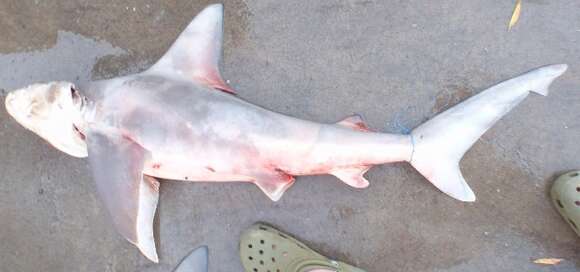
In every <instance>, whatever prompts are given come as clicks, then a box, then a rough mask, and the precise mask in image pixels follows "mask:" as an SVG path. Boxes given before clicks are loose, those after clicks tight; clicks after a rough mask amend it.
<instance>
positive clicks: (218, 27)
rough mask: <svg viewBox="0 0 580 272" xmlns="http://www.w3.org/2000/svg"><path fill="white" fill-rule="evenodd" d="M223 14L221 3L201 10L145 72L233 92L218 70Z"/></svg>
mask: <svg viewBox="0 0 580 272" xmlns="http://www.w3.org/2000/svg"><path fill="white" fill-rule="evenodd" d="M223 14H224V12H223V6H222V5H221V4H214V5H210V6H208V7H206V8H205V9H204V10H202V11H201V12H200V13H199V14H198V15H197V16H196V17H195V18H194V19H193V21H192V22H191V23H189V25H188V26H187V28H186V29H185V30H184V31H183V32H182V33H181V35H180V36H179V37H178V38H177V40H176V41H175V43H173V45H172V46H171V48H169V51H167V53H165V55H164V56H163V57H162V58H161V59H160V60H159V61H158V62H157V63H155V64H154V65H153V66H152V67H151V68H149V70H148V72H151V73H158V74H163V75H165V76H171V77H180V78H183V79H186V80H192V81H194V82H196V83H199V84H203V85H206V86H209V87H212V88H215V89H219V90H222V91H225V92H229V93H234V90H233V89H232V88H231V87H229V86H228V85H227V83H226V82H225V81H224V80H223V79H222V77H221V74H220V71H219V67H218V66H219V62H220V58H221V54H222V37H223V17H224V16H223Z"/></svg>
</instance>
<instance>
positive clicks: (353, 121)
mask: <svg viewBox="0 0 580 272" xmlns="http://www.w3.org/2000/svg"><path fill="white" fill-rule="evenodd" d="M336 124H337V125H339V126H343V127H347V128H351V129H354V130H359V131H366V132H369V131H371V129H370V128H369V127H368V126H367V124H366V123H365V122H364V120H363V118H362V117H361V116H360V115H358V114H353V115H351V116H348V117H346V118H344V119H342V120H340V121H338V122H337V123H336Z"/></svg>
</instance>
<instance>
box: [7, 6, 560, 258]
mask: <svg viewBox="0 0 580 272" xmlns="http://www.w3.org/2000/svg"><path fill="white" fill-rule="evenodd" d="M222 29H223V7H222V6H221V5H211V6H209V7H207V8H206V9H204V10H203V11H202V12H201V13H200V14H199V15H198V16H197V17H196V18H195V19H194V20H193V21H192V22H191V24H190V25H189V26H188V27H187V28H186V29H185V31H184V32H183V33H182V34H181V35H180V37H179V38H178V39H177V40H176V42H175V43H174V44H173V45H172V47H171V48H170V49H169V51H168V52H167V54H166V55H164V56H163V57H162V58H161V59H160V60H159V61H158V62H157V63H156V64H155V65H153V66H152V67H151V68H150V69H148V70H146V71H144V72H141V73H138V74H134V75H129V76H124V77H118V78H113V79H109V80H102V81H96V82H92V83H90V84H88V85H87V86H80V87H81V88H79V90H82V94H81V93H80V92H79V91H77V88H76V87H74V85H73V84H72V83H68V82H51V83H46V84H35V85H32V86H29V87H26V88H23V89H20V90H16V91H14V92H11V93H10V94H9V95H8V96H7V97H6V101H5V104H6V109H7V111H8V112H9V114H10V115H11V116H12V117H14V119H16V120H17V121H18V122H19V123H20V124H22V125H23V126H24V127H26V128H28V129H29V130H32V131H33V132H35V133H36V134H38V135H39V136H40V137H42V138H44V139H45V140H47V141H48V142H49V143H51V144H52V145H53V146H54V147H55V148H57V149H59V150H61V151H63V152H65V153H67V154H70V155H72V156H76V157H87V156H88V159H89V164H90V166H91V169H92V173H93V177H94V179H95V182H96V184H97V190H98V194H99V196H100V198H101V199H102V200H103V203H104V205H105V207H106V208H107V210H108V211H109V213H110V215H111V218H112V221H113V223H114V225H115V227H116V228H117V230H118V231H119V233H121V235H123V237H125V238H126V239H127V240H129V241H130V242H131V243H133V244H135V245H136V246H137V247H138V248H139V249H140V250H141V252H142V253H143V254H144V255H145V256H146V257H147V258H149V259H150V260H152V261H154V262H157V261H158V257H157V252H156V249H155V241H154V237H153V218H154V215H155V210H156V207H157V201H158V198H159V193H158V189H159V182H158V180H157V178H160V179H172V180H183V181H206V182H207V181H213V182H226V181H228V182H230V181H238V182H251V183H254V184H256V185H257V186H258V187H259V188H260V189H261V190H262V191H263V192H264V193H265V194H266V195H267V196H268V197H269V198H271V199H272V200H273V201H277V200H278V199H280V197H281V196H282V194H283V193H284V192H285V191H286V190H287V189H288V188H289V187H290V186H291V185H292V184H293V182H294V177H295V176H301V175H319V174H331V175H334V176H336V177H337V178H339V179H340V180H342V181H343V182H345V183H346V184H348V185H350V186H353V187H356V188H364V187H367V186H368V185H369V182H368V181H367V180H366V179H365V178H364V177H363V174H364V173H365V172H366V171H367V170H368V169H369V168H370V167H372V166H373V165H378V164H385V163H390V162H399V161H406V162H409V163H411V164H412V165H413V166H414V167H415V168H416V169H417V171H419V172H420V173H421V174H423V175H424V176H425V177H426V178H427V179H428V180H429V181H430V182H431V183H432V184H433V185H434V186H436V187H437V188H438V189H440V190H441V191H442V192H444V193H446V194H447V195H449V196H451V197H454V198H456V199H458V200H461V201H475V194H474V193H473V191H472V190H471V189H470V188H469V186H468V185H467V183H466V182H465V180H464V178H463V176H462V174H461V171H460V169H459V161H460V160H461V157H462V156H463V154H464V153H465V152H466V151H467V150H468V149H469V148H470V147H471V146H472V145H473V144H474V143H475V142H476V141H477V139H478V138H479V137H480V136H481V135H482V134H483V133H485V131H487V130H488V129H489V128H490V127H491V126H492V125H493V124H494V123H496V122H497V121H498V120H499V119H500V118H501V117H502V116H504V115H505V114H507V113H508V112H509V111H510V110H511V109H512V108H514V107H515V106H516V105H517V104H519V103H520V102H522V101H523V100H524V99H525V98H526V97H527V96H528V95H529V93H530V92H536V93H539V94H541V95H547V94H548V87H549V85H550V84H551V83H552V81H553V80H554V79H555V78H557V77H558V76H560V75H562V74H563V73H564V72H565V71H566V69H567V66H566V65H565V64H558V65H550V66H544V67H541V68H538V69H535V70H532V71H530V72H527V73H525V74H522V75H520V76H518V77H515V78H513V79H510V80H507V81H504V82H502V83H499V84H497V85H495V86H493V87H491V88H489V89H487V90H485V91H483V92H481V93H479V94H477V95H475V96H473V97H471V98H469V99H467V100H466V101H464V102H462V103H460V104H458V105H456V106H454V107H453V108H450V109H448V110H447V111H445V112H443V113H441V114H439V115H437V116H436V117H434V118H433V119H432V120H430V121H428V122H426V123H424V124H423V125H420V126H419V127H417V128H415V129H414V130H413V131H412V132H411V134H409V135H395V134H388V133H379V132H373V131H371V130H370V129H369V128H368V127H367V126H366V125H365V124H364V122H363V120H362V119H361V118H360V116H357V115H353V116H349V117H347V118H345V119H344V120H342V121H339V122H337V123H335V124H322V123H317V122H312V121H307V120H301V119H297V118H293V117H290V116H286V115H283V114H279V113H276V112H273V111H270V110H267V109H264V108H261V107H259V106H255V105H253V104H250V103H248V102H246V101H244V100H242V99H240V98H238V97H237V96H235V94H234V93H235V91H234V90H233V89H232V88H231V87H229V86H227V84H226V83H225V82H224V80H222V78H221V76H220V73H219V70H218V63H219V60H220V55H221V46H222Z"/></svg>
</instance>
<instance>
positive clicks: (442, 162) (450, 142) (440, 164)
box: [410, 64, 568, 202]
mask: <svg viewBox="0 0 580 272" xmlns="http://www.w3.org/2000/svg"><path fill="white" fill-rule="evenodd" d="M567 68H568V66H567V65H565V64H558V65H549V66H544V67H540V68H537V69H535V70H532V71H529V72H527V73H524V74H522V75H520V76H518V77H515V78H512V79H510V80H507V81H504V82H502V83H499V84H497V85H495V86H493V87H491V88H489V89H487V90H485V91H483V92H481V93H479V94H477V95H475V96H473V97H471V98H469V99H467V100H465V101H464V102H462V103H460V104H458V105H455V106H454V107H452V108H450V109H448V110H446V111H444V112H443V113H441V114H438V115H437V116H435V117H434V118H433V119H431V120H429V121H428V122H426V123H424V124H422V125H420V126H419V127H417V128H415V129H414V130H413V131H412V132H411V137H412V140H413V155H412V158H411V160H410V163H411V164H412V165H413V167H415V169H417V171H419V173H421V174H422V175H423V176H425V177H426V178H427V179H428V180H429V181H430V182H431V183H433V185H435V187H437V188H438V189H439V190H441V191H442V192H444V193H446V194H447V195H449V196H451V197H453V198H456V199H458V200H461V201H467V202H472V201H475V194H474V193H473V191H472V190H471V188H469V185H467V183H466V182H465V179H464V178H463V175H462V174H461V170H460V169H459V161H460V160H461V158H462V157H463V155H464V154H465V152H467V150H468V149H469V148H470V147H471V146H472V145H473V144H474V143H475V142H476V141H477V139H479V137H480V136H481V135H483V134H484V133H485V132H486V131H487V130H488V129H489V128H490V127H492V126H493V125H494V124H495V123H496V122H497V121H498V120H499V119H500V118H501V117H503V116H504V115H505V114H507V113H508V112H509V111H510V110H511V109H513V108H514V107H515V106H516V105H518V104H519V103H520V102H521V101H523V100H524V99H525V98H526V97H527V96H528V94H529V93H530V92H535V93H538V94H541V95H544V96H545V95H547V94H548V87H549V86H550V84H551V83H552V81H554V79H556V78H557V77H559V76H560V75H562V74H563V73H564V72H565V71H566V69H567Z"/></svg>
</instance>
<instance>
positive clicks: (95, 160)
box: [87, 129, 159, 262]
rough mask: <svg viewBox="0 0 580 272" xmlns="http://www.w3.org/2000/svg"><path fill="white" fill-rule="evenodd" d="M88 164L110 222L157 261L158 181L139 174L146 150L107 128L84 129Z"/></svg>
mask: <svg viewBox="0 0 580 272" xmlns="http://www.w3.org/2000/svg"><path fill="white" fill-rule="evenodd" d="M87 145H88V151H89V164H90V166H91V170H92V172H93V178H94V179H95V182H96V185H97V191H98V194H99V196H100V198H101V199H102V201H103V203H104V204H105V207H106V208H107V210H108V211H109V214H110V216H111V218H112V220H113V225H114V226H115V228H116V229H117V231H119V233H121V235H123V237H125V238H126V239H127V240H129V242H131V243H133V244H135V245H136V246H137V247H138V248H139V250H141V252H142V253H143V255H145V256H146V257H147V258H148V259H150V260H151V261H153V262H158V257H157V252H156V249H155V239H154V237H153V218H154V217H155V210H156V208H157V201H158V199H159V182H158V181H157V180H156V179H155V178H153V177H149V176H144V175H143V164H144V161H145V159H146V156H147V155H148V151H147V150H145V149H143V147H141V146H140V145H138V144H137V143H135V142H133V141H131V140H130V139H127V138H125V137H123V136H122V135H121V134H119V133H116V132H110V131H101V130H98V129H91V130H90V131H89V132H88V133H87Z"/></svg>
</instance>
